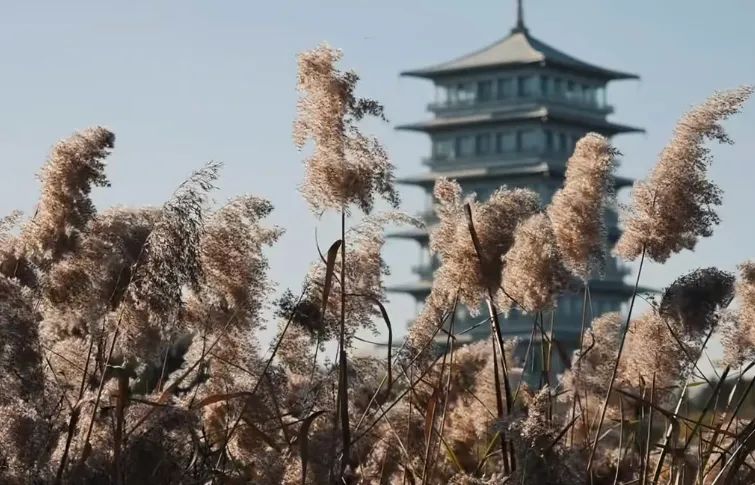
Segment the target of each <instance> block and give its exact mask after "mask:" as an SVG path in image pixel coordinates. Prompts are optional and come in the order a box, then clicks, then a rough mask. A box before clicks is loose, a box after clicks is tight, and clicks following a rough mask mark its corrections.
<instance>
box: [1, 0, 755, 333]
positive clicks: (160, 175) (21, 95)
mask: <svg viewBox="0 0 755 485" xmlns="http://www.w3.org/2000/svg"><path fill="white" fill-rule="evenodd" d="M0 12H2V15H0V45H2V47H1V48H0V66H1V67H0V72H1V73H2V77H0V85H2V89H0V112H1V113H2V114H1V115H0V160H1V161H2V164H3V168H4V170H3V172H4V173H5V174H6V175H5V178H4V183H3V190H2V191H0V212H2V213H7V212H8V211H10V210H11V209H13V208H20V209H23V210H25V211H27V212H28V211H30V210H32V209H33V204H34V202H35V200H36V197H37V188H38V185H37V182H36V179H35V178H34V175H35V173H36V172H37V171H38V169H39V167H40V165H41V163H42V162H43V161H44V159H45V156H46V154H47V152H48V150H49V148H50V146H51V145H52V144H53V143H54V142H55V141H56V140H57V139H58V138H61V137H64V136H67V135H68V134H70V133H72V132H73V131H75V130H77V129H80V128H84V127H86V126H89V125H93V124H103V125H105V126H108V127H109V128H111V129H112V130H114V131H115V132H116V135H117V142H116V150H115V152H114V155H113V156H112V157H111V159H110V166H109V168H108V173H109V176H110V179H111V181H112V185H113V186H112V188H110V189H105V190H98V191H97V193H96V200H97V201H98V203H99V204H100V205H101V206H102V207H104V206H108V205H113V204H118V203H124V204H159V203H161V202H162V201H163V200H164V199H165V198H166V197H168V196H169V194H170V193H171V191H172V189H173V187H175V186H176V185H177V184H178V183H180V181H181V180H182V179H183V178H184V177H185V176H186V175H187V174H188V173H189V172H191V170H192V169H194V168H196V167H198V166H200V165H202V164H203V163H204V162H205V161H207V160H210V159H214V160H220V161H223V162H225V169H224V172H223V176H222V179H221V181H220V186H221V190H220V191H218V192H217V193H216V199H217V200H218V201H222V200H224V199H225V198H227V197H229V196H231V195H234V194H238V193H243V192H250V193H254V194H258V195H261V196H264V197H267V198H269V199H270V200H271V201H272V202H273V203H274V205H275V207H276V210H275V213H274V216H273V217H272V221H274V222H275V223H277V224H280V225H282V226H285V227H286V228H287V231H288V232H287V233H286V235H285V236H284V237H283V239H282V240H281V242H280V244H279V245H278V246H277V247H276V248H275V249H274V250H272V251H271V253H270V255H271V264H272V276H273V278H274V279H275V280H276V281H277V282H278V283H279V285H280V287H281V288H285V287H294V288H298V286H299V284H300V281H301V278H302V275H303V274H304V273H305V271H306V269H307V267H308V264H309V262H310V261H311V260H313V259H314V257H315V255H316V251H315V249H314V228H315V226H316V225H317V224H318V222H317V221H315V220H314V219H313V218H312V217H311V216H310V215H309V213H308V209H307V207H306V205H305V204H304V202H303V200H302V199H301V197H300V196H299V195H298V194H297V193H296V192H295V191H294V188H295V187H296V186H297V184H298V183H299V182H300V180H301V176H302V171H301V155H300V154H299V153H297V152H296V150H295V149H294V147H293V145H292V143H291V135H290V132H291V123H292V120H293V117H294V114H295V104H296V93H295V74H296V53H297V52H299V51H301V50H304V49H308V48H311V47H314V46H315V45H317V44H318V43H319V42H320V41H323V40H326V41H328V42H329V43H330V44H331V45H333V46H335V47H339V48H342V49H343V50H344V52H345V62H344V66H346V67H350V68H354V69H356V70H357V71H358V72H359V73H360V74H361V76H362V79H363V82H362V83H361V84H360V94H362V95H366V96H370V97H373V98H376V99H378V100H380V101H382V102H383V103H384V104H385V107H386V111H387V114H388V117H389V118H390V120H391V124H390V125H387V126H384V127H382V126H381V127H377V129H376V130H374V132H375V133H376V134H378V135H379V136H381V138H382V139H383V141H384V142H385V145H386V147H387V148H388V150H389V152H390V154H391V155H392V158H393V160H394V163H395V164H396V166H397V167H398V172H399V174H403V175H406V174H410V173H414V172H417V171H420V170H422V169H423V167H422V166H421V165H420V158H421V157H422V156H425V155H426V154H427V153H428V148H429V146H428V141H427V139H426V138H425V137H423V136H422V135H419V134H413V133H401V132H396V131H394V130H393V129H392V125H393V124H400V123H404V122H411V121H417V120H420V119H423V118H425V117H427V116H428V114H427V113H425V111H424V107H425V105H426V104H427V102H428V101H430V98H431V95H432V91H431V89H430V85H429V83H427V82H423V81H420V80H415V79H407V78H399V76H398V73H399V71H401V70H404V69H408V68H415V67H421V66H424V65H427V64H433V63H436V62H440V61H445V60H447V59H450V58H452V57H455V56H458V55H461V54H464V53H467V52H469V51H471V50H475V49H478V48H480V47H482V46H484V45H487V44H489V43H490V42H492V41H494V40H496V39H498V38H500V37H502V36H504V35H506V34H507V33H508V31H509V29H510V28H511V26H512V24H513V22H514V20H513V13H514V7H513V0H476V1H465V2H462V1H450V0H421V1H420V0H382V1H380V2H377V1H371V2H370V1H366V0H350V1H347V0H330V1H304V0H299V1H293V0H279V1H277V2H259V1H252V0H249V1H219V0H218V1H187V0H183V1H173V2H168V1H151V2H147V1H130V2H106V1H96V2H95V1H77V0H67V1H66V2H59V1H37V2H8V1H3V2H0ZM525 12H526V14H525V17H526V22H527V24H528V26H529V27H530V30H531V32H532V33H533V34H534V35H535V36H537V37H539V38H540V39H542V40H544V41H546V42H548V43H550V44H552V45H554V46H556V47H558V48H560V49H562V50H564V51H566V52H567V53H569V54H572V55H574V56H577V57H579V58H581V59H583V60H586V61H588V62H593V63H597V64H600V65H603V66H605V67H609V68H615V69H619V70H625V71H630V72H635V73H638V74H640V75H641V76H642V80H641V81H639V82H635V81H625V82H618V83H615V85H612V86H611V88H610V89H609V100H610V102H611V103H612V104H614V105H615V107H616V115H614V117H613V119H614V120H617V121H622V122H625V123H627V124H630V125H636V126H642V127H644V128H646V129H647V134H646V135H625V136H620V137H617V138H616V139H615V143H616V145H617V146H618V147H619V148H620V149H621V150H622V152H623V153H624V155H625V156H624V162H623V165H622V167H621V169H620V173H621V174H623V175H628V176H634V177H641V176H643V175H644V174H646V173H647V171H648V170H649V168H650V167H651V166H652V165H653V164H654V162H655V159H656V155H657V153H658V152H659V151H660V150H661V148H662V147H663V145H664V143H665V142H666V140H667V138H668V136H669V134H670V132H671V129H672V128H673V125H674V123H675V121H676V119H677V118H678V117H679V115H680V114H681V113H682V112H683V111H684V110H685V109H686V108H687V107H689V105H690V104H693V103H697V102H699V101H702V100H703V99H705V97H706V96H707V95H708V94H710V93H711V92H712V91H713V90H715V89H720V88H728V87H733V86H737V85H739V84H742V83H753V82H755V58H754V57H753V52H755V29H754V28H753V24H752V21H753V19H755V2H751V1H749V0H729V1H726V2H711V1H709V0H664V1H660V2H659V1H657V0H655V1H653V0H634V1H631V2H630V1H609V0H572V1H568V2H565V1H561V0H525ZM727 127H728V129H729V131H730V133H731V134H732V136H733V137H734V139H735V140H736V141H737V145H735V146H734V147H720V148H716V149H715V155H716V160H715V165H714V167H713V169H712V171H711V173H712V177H713V178H714V179H715V180H716V181H717V182H718V183H719V184H720V185H721V186H722V187H723V189H724V190H725V198H724V200H725V205H724V207H723V208H722V209H721V211H720V214H721V216H722V219H723V222H722V224H721V225H720V226H719V227H718V228H717V230H716V234H715V236H714V237H712V238H710V239H708V240H705V241H703V242H702V243H701V244H700V245H699V247H698V250H697V251H696V252H695V253H694V254H693V253H690V252H685V253H683V254H680V255H677V256H674V257H673V258H672V259H671V261H670V262H669V263H667V264H666V265H665V266H660V265H655V264H651V265H649V266H648V267H647V272H646V273H645V277H643V282H644V283H646V284H648V285H654V286H658V287H661V286H663V285H665V284H667V283H668V282H670V281H671V280H672V279H673V278H674V277H675V275H678V274H679V273H681V272H683V271H686V270H689V269H692V268H695V267H699V266H708V265H717V266H719V267H722V268H724V269H733V268H734V266H735V265H736V264H737V263H738V262H740V261H742V260H744V259H746V258H748V257H755V251H753V248H754V247H755V246H754V245H753V243H752V241H753V239H755V224H753V222H752V220H753V218H752V212H753V210H754V209H755V190H753V181H754V179H755V168H753V167H754V165H753V164H754V163H755V160H753V153H755V137H753V131H755V102H750V104H749V105H747V106H746V108H745V112H744V113H743V114H742V115H740V116H738V117H737V118H736V119H734V120H733V121H731V122H730V123H728V124H727ZM402 193H403V195H404V209H405V210H407V211H409V212H412V211H414V210H417V209H419V208H420V206H421V197H420V195H421V193H420V192H419V191H417V190H416V189H412V188H405V189H403V190H402ZM320 224H321V226H322V228H321V232H320V234H321V240H322V244H323V245H327V244H329V242H330V240H331V239H333V238H335V237H336V234H335V232H334V231H333V229H334V227H333V226H332V225H331V224H328V223H327V222H320ZM417 253H418V251H417V249H416V247H415V246H414V245H413V244H412V243H407V242H403V243H402V242H396V243H392V244H390V245H389V248H388V249H387V251H386V258H387V260H388V262H389V263H390V264H391V266H392V268H393V273H394V276H392V277H391V279H390V282H395V283H398V282H403V281H406V280H409V279H411V278H412V275H411V273H410V271H409V267H410V266H411V265H412V264H414V263H415V262H416V257H417ZM412 309H413V303H412V300H411V299H410V298H408V297H402V296H393V297H392V304H391V305H390V311H391V313H392V315H393V319H394V320H395V321H396V322H397V324H396V326H399V325H398V322H402V321H405V320H406V319H407V318H409V317H410V316H411V312H412ZM396 330H397V333H400V332H399V331H398V329H396ZM401 332H403V329H401Z"/></svg>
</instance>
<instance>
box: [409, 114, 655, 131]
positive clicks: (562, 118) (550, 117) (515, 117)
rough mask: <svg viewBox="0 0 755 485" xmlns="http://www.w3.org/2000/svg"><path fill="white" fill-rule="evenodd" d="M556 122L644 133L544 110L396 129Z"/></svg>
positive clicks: (625, 127)
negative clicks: (534, 121) (533, 121)
mask: <svg viewBox="0 0 755 485" xmlns="http://www.w3.org/2000/svg"><path fill="white" fill-rule="evenodd" d="M532 120H538V121H545V122H547V121H555V122H562V123H565V124H570V125H578V126H582V127H585V128H587V129H589V130H593V131H598V132H600V133H601V134H604V135H608V136H612V135H617V134H619V133H644V132H645V130H644V129H643V128H637V127H634V126H629V125H620V124H618V123H611V122H610V121H606V120H602V119H597V118H592V117H589V116H575V115H566V114H563V113H552V112H549V111H548V110H547V109H544V108H541V109H536V110H531V111H528V112H514V113H505V114H496V113H486V114H477V115H469V116H457V117H453V118H452V117H448V118H433V119H431V120H427V121H420V122H417V123H409V124H405V125H399V126H397V127H396V129H397V130H403V131H417V132H420V133H435V132H439V131H443V130H453V129H457V128H467V127H472V126H477V125H485V124H497V123H514V122H518V121H532Z"/></svg>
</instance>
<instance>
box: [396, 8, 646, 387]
mask: <svg viewBox="0 0 755 485" xmlns="http://www.w3.org/2000/svg"><path fill="white" fill-rule="evenodd" d="M516 13H517V15H516V23H515V25H514V28H513V29H511V32H510V33H509V34H508V35H507V36H506V37H504V38H503V39H501V40H499V41H497V42H495V43H493V44H491V45H489V46H487V47H483V48H482V49H479V50H477V51H475V52H472V53H470V54H467V55H463V56H461V57H458V58H456V59H452V60H450V61H448V62H443V63H440V64H436V65H433V66H430V67H425V68H421V69H415V70H410V71H406V72H403V73H402V75H403V76H411V77H414V78H419V79H424V80H428V81H431V82H432V83H433V84H434V86H435V99H434V100H432V101H431V102H430V104H429V105H428V107H427V109H428V111H430V112H431V113H432V115H433V116H432V118H431V119H429V120H427V121H421V122H417V123H411V124H406V125H403V126H399V127H398V129H401V130H411V131H416V132H419V133H424V134H426V135H428V136H429V138H430V143H431V150H430V155H429V156H428V157H427V158H425V159H424V160H423V161H422V163H423V165H425V167H426V168H427V169H426V170H425V171H424V172H422V173H419V174H418V175H416V176H411V177H406V178H403V179H401V180H400V182H401V183H403V184H408V185H413V186H417V187H421V188H422V189H424V191H425V193H426V208H425V210H424V211H423V212H422V213H421V214H420V216H421V218H422V219H423V220H424V221H425V223H426V225H427V227H428V228H430V227H432V225H433V224H434V223H435V222H436V221H437V218H436V216H435V213H434V210H433V197H432V191H433V185H434V182H435V180H436V179H437V178H439V177H447V178H452V179H455V180H457V181H458V182H459V183H460V184H461V186H462V188H463V190H464V191H465V193H473V192H474V193H476V194H477V197H478V199H479V200H485V199H486V198H487V197H488V196H489V195H490V194H491V193H492V192H493V191H494V190H496V189H497V188H499V187H500V186H502V185H505V186H508V187H526V188H529V189H531V190H533V191H535V192H537V193H538V194H539V195H540V198H541V200H542V203H543V205H544V206H545V205H547V204H548V203H549V202H550V200H551V197H552V196H553V194H554V193H555V192H556V191H557V190H558V189H559V188H560V187H561V185H562V183H563V180H564V173H565V169H566V161H567V159H568V158H569V156H570V155H571V154H572V152H573V149H574V145H575V143H576V142H577V140H579V139H580V138H581V137H582V136H583V135H585V134H586V133H588V132H597V133H600V134H602V135H604V136H606V137H609V138H610V137H613V136H615V135H619V134H624V133H636V132H642V131H643V130H642V129H640V128H635V127H632V126H626V125H623V124H619V123H616V122H614V121H611V120H609V119H608V117H609V115H612V114H613V112H614V109H613V107H612V106H611V105H610V104H609V103H608V100H607V98H606V85H607V84H608V83H609V82H612V81H621V80H630V79H639V78H638V76H637V75H635V74H630V73H626V72H621V71H616V70H612V69H608V68H604V67H600V66H596V65H593V64H590V63H587V62H585V61H582V60H579V59H578V58H576V57H572V56H570V55H568V54H565V53H563V52H561V51H559V50H558V49H556V48H554V47H551V46H550V45H548V44H546V43H544V42H542V41H540V40H538V39H537V38H535V37H534V36H533V35H532V34H531V33H530V31H529V29H528V28H527V27H526V25H525V23H524V16H523V12H522V5H521V1H518V2H517V5H516ZM631 185H632V180H631V179H629V178H625V177H620V176H617V177H616V190H617V191H618V190H620V189H622V188H625V187H630V186H631ZM605 218H606V222H607V227H608V244H609V245H610V246H613V244H614V243H615V242H616V240H617V239H618V238H619V235H620V229H619V227H618V217H617V212H616V209H615V208H610V209H609V210H607V212H606V214H605ZM391 237H393V238H404V239H411V240H414V241H416V242H417V243H418V244H419V246H420V247H421V255H422V256H421V258H420V261H419V263H418V264H417V265H416V266H414V268H413V271H414V273H416V275H417V276H418V279H417V280H416V281H413V282H410V283H407V284H403V285H397V286H393V287H392V288H390V290H391V291H394V292H402V293H408V294H410V295H412V296H413V297H414V298H415V299H416V300H417V302H418V307H421V304H422V302H424V300H425V298H426V297H427V295H428V294H429V292H430V289H431V286H432V278H433V272H434V270H435V269H436V268H437V267H438V261H437V260H436V259H435V258H433V257H432V256H431V255H430V254H429V250H428V242H429V241H428V232H427V231H426V230H420V229H411V230H406V231H400V232H394V233H392V234H391ZM626 274H627V270H626V269H625V268H623V267H622V266H621V265H620V264H619V263H618V261H617V260H616V259H614V258H613V257H610V256H609V258H608V259H607V260H606V261H605V268H604V271H603V272H602V274H601V275H596V277H595V278H594V279H593V280H591V281H590V282H589V292H588V295H587V296H588V299H589V303H588V311H587V315H586V317H587V318H586V321H587V322H589V321H590V320H591V318H592V317H594V316H598V315H600V314H603V313H606V312H611V311H618V310H621V307H622V305H623V304H624V303H626V302H627V300H628V298H629V296H630V295H631V293H632V286H630V285H628V284H626V283H625V281H624V277H625V276H626ZM584 297H585V295H584V292H581V293H576V292H575V293H573V294H567V295H565V296H563V297H561V298H560V299H559V302H558V307H557V309H556V310H555V312H553V314H552V315H550V314H548V315H545V316H544V317H543V327H544V329H545V330H546V335H547V333H548V332H549V331H550V329H551V325H552V331H553V334H552V335H553V340H554V342H555V345H554V346H552V357H551V366H550V367H551V369H552V371H553V372H554V373H557V372H559V371H560V370H562V369H563V368H564V366H565V365H566V364H567V362H568V361H569V359H570V357H569V356H570V355H571V353H572V352H573V351H574V350H575V348H576V347H577V345H578V342H579V335H580V334H581V327H582V321H583V316H582V312H583V301H584ZM485 315H487V313H486V312H481V316H480V317H478V318H471V317H470V315H469V314H468V312H467V311H466V309H464V308H460V309H459V310H458V313H457V315H456V320H455V329H456V331H460V330H462V329H465V328H469V327H471V326H473V325H474V324H475V323H477V322H478V321H480V320H482V319H484V317H485ZM533 322H534V315H523V314H521V313H520V312H517V311H515V310H514V311H512V312H511V313H510V314H509V315H508V316H507V317H505V318H503V319H502V321H501V326H502V332H503V334H504V338H512V337H518V338H519V339H520V344H519V346H518V348H517V352H516V353H517V356H518V357H519V358H520V359H521V358H523V357H524V355H525V354H526V353H527V349H528V348H529V352H530V354H529V357H528V360H527V362H528V365H527V368H526V369H525V371H526V372H527V373H528V375H529V376H530V378H533V377H534V378H536V376H537V375H538V374H539V370H540V369H542V368H543V362H542V357H543V354H542V352H541V350H540V349H541V342H540V340H541V337H540V335H541V332H540V331H538V332H534V338H533V337H532V335H533ZM489 332H490V326H489V325H488V324H482V325H479V326H477V327H476V328H474V329H473V330H471V331H469V332H468V333H466V334H465V337H466V338H467V339H468V340H477V339H482V338H487V337H488V336H489V335H490V333H489ZM444 340H445V339H444ZM530 343H531V345H530Z"/></svg>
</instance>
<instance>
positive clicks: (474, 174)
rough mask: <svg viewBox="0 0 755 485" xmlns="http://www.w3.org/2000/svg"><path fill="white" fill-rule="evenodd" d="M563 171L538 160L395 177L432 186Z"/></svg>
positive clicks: (627, 182)
mask: <svg viewBox="0 0 755 485" xmlns="http://www.w3.org/2000/svg"><path fill="white" fill-rule="evenodd" d="M564 173H565V169H564V168H561V167H551V166H550V165H549V164H548V163H546V162H540V163H537V164H531V165H504V166H500V165H498V166H495V165H494V166H486V167H469V168H460V169H458V170H443V171H430V172H425V173H421V174H418V175H413V176H409V177H401V178H399V179H397V182H398V183H400V184H404V185H419V186H432V185H433V184H434V183H435V181H436V180H437V179H439V178H441V177H445V178H450V179H456V180H472V179H490V178H496V177H504V176H506V177H512V176H527V175H556V176H558V177H563V176H564ZM614 181H615V186H616V188H622V187H631V186H632V185H633V183H634V180H633V179H631V178H627V177H620V176H616V177H615V178H614Z"/></svg>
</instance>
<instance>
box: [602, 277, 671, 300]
mask: <svg viewBox="0 0 755 485" xmlns="http://www.w3.org/2000/svg"><path fill="white" fill-rule="evenodd" d="M589 285H590V292H591V293H595V294H600V293H611V294H620V295H622V296H625V297H627V298H628V297H630V296H632V293H634V286H632V285H628V284H626V283H624V282H623V281H608V280H591V281H590V283H589ZM637 293H658V290H656V289H653V288H648V287H645V286H639V287H638V288H637Z"/></svg>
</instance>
